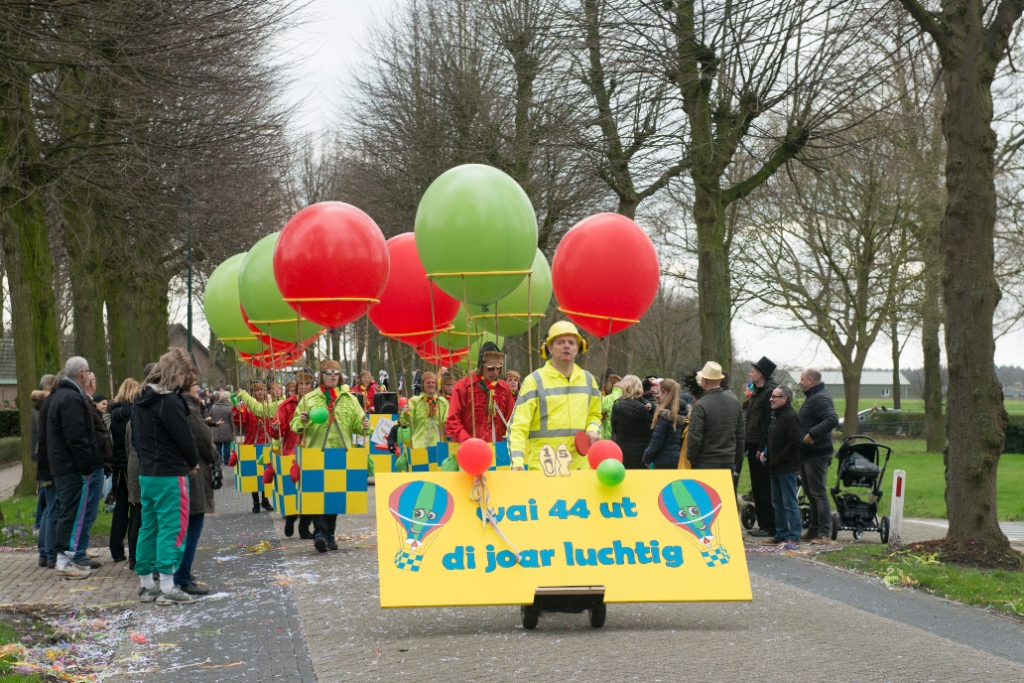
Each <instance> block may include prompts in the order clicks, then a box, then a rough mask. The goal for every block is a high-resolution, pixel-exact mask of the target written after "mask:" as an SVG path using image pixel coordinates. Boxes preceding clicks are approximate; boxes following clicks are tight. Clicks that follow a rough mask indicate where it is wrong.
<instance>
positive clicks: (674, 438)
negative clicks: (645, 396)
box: [643, 379, 686, 470]
mask: <svg viewBox="0 0 1024 683" xmlns="http://www.w3.org/2000/svg"><path fill="white" fill-rule="evenodd" d="M659 388H660V391H659V393H660V394H661V403H659V404H658V410H657V414H656V415H655V416H654V418H653V419H652V420H651V428H652V429H654V434H653V435H652V436H651V444H650V445H649V446H648V447H647V450H646V451H645V452H644V459H643V464H644V465H648V466H650V465H653V466H654V468H655V469H659V470H674V469H677V468H678V467H679V455H680V450H681V449H682V446H683V427H684V426H685V424H686V404H682V405H680V401H679V394H680V391H679V383H678V382H676V381H675V380H672V379H663V380H661V386H660V387H659Z"/></svg>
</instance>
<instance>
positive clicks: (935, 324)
mask: <svg viewBox="0 0 1024 683" xmlns="http://www.w3.org/2000/svg"><path fill="white" fill-rule="evenodd" d="M941 287H942V282H941V270H940V269H939V268H938V267H937V266H936V267H934V268H930V272H928V273H927V274H926V275H925V281H924V302H923V306H922V311H921V350H922V351H923V352H924V395H923V396H922V398H923V399H924V438H925V445H926V449H927V451H928V452H929V453H941V452H942V451H943V449H945V448H946V434H945V429H944V427H943V420H942V366H941V352H942V349H941V346H940V342H939V328H940V327H941V325H942V304H941V302H940V301H939V297H940V290H941Z"/></svg>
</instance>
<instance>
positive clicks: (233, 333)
mask: <svg viewBox="0 0 1024 683" xmlns="http://www.w3.org/2000/svg"><path fill="white" fill-rule="evenodd" d="M244 259H245V254H235V255H234V256H232V257H231V258H229V259H228V260H226V261H224V262H223V263H222V264H220V265H219V266H217V268H216V269H215V270H214V271H213V273H211V274H210V279H209V280H207V282H206V291H204V292H203V310H204V311H205V312H206V322H207V323H209V325H210V329H211V330H212V331H213V333H214V334H215V335H217V338H218V339H220V340H221V341H223V342H224V343H225V344H227V345H228V346H231V347H232V348H234V349H235V350H236V351H240V352H242V353H259V351H260V350H261V349H260V345H259V343H258V342H257V341H256V338H255V337H254V336H253V333H252V330H250V329H249V328H248V327H247V326H246V324H245V320H243V319H242V309H241V308H239V306H238V269H239V268H240V267H241V265H242V261H243V260H244Z"/></svg>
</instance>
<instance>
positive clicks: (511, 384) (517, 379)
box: [505, 370, 523, 401]
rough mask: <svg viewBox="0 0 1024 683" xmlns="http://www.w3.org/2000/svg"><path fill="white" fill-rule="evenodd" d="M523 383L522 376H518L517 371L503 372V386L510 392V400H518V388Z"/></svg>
mask: <svg viewBox="0 0 1024 683" xmlns="http://www.w3.org/2000/svg"><path fill="white" fill-rule="evenodd" d="M522 383H523V376H522V375H520V374H519V371H518V370H506V371H505V384H507V385H508V390H509V391H511V392H512V400H513V401H514V400H516V399H518V398H519V386H520V385H521V384H522Z"/></svg>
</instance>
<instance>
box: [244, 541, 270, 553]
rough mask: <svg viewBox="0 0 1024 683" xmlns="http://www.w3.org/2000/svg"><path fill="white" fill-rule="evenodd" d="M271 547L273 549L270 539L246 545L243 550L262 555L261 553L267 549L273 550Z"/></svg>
mask: <svg viewBox="0 0 1024 683" xmlns="http://www.w3.org/2000/svg"><path fill="white" fill-rule="evenodd" d="M273 549H274V546H272V545H270V541H260V542H259V543H257V544H256V545H250V546H249V547H247V548H246V549H245V552H247V553H256V554H257V555H262V554H263V553H265V552H267V551H268V550H273Z"/></svg>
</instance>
